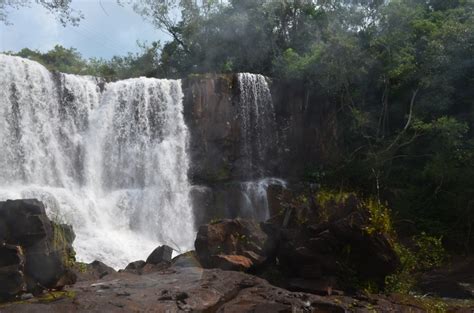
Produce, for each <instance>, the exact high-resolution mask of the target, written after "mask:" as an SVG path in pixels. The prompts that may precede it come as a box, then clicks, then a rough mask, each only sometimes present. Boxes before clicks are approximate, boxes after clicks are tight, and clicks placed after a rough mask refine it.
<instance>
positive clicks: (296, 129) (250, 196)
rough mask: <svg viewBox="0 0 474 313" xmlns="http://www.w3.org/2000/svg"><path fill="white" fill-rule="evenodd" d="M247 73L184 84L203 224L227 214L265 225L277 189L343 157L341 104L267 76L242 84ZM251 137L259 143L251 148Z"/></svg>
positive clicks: (199, 219) (198, 210)
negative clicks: (339, 121)
mask: <svg viewBox="0 0 474 313" xmlns="http://www.w3.org/2000/svg"><path fill="white" fill-rule="evenodd" d="M240 75H243V74H219V75H215V74H214V75H212V74H208V75H193V76H190V77H188V78H187V79H185V80H183V92H184V117H185V121H186V124H187V125H188V127H189V131H190V134H191V138H190V157H191V168H190V172H189V176H190V179H191V182H192V184H193V185H194V187H193V190H192V192H191V195H192V198H193V203H194V208H195V215H196V224H197V225H200V224H203V223H205V222H208V221H210V220H212V219H214V218H222V217H229V218H234V217H237V216H241V217H253V218H256V219H258V220H265V219H266V218H268V217H269V216H268V215H269V214H270V213H271V211H272V210H273V209H272V208H271V202H272V201H271V199H268V195H267V192H268V189H269V188H270V187H276V190H279V189H281V187H282V186H284V183H283V182H284V181H288V182H292V181H298V180H299V179H300V178H301V177H302V176H303V175H305V173H307V172H308V171H309V170H311V169H313V168H314V166H315V165H318V166H321V167H322V166H324V165H325V164H328V162H329V160H332V161H334V160H335V159H337V158H335V157H334V156H335V155H336V156H337V155H338V152H337V151H338V144H339V129H338V124H337V119H336V111H335V108H334V107H331V106H329V105H328V104H327V103H324V102H322V101H318V99H311V98H310V97H309V96H308V93H307V92H305V90H304V88H301V87H300V86H288V85H285V84H283V83H281V82H275V81H271V80H270V79H268V78H265V81H262V77H260V78H259V79H260V81H259V80H258V79H255V81H253V82H252V81H251V82H250V83H249V82H244V83H242V77H241V76H240ZM247 75H251V74H247ZM255 76H256V75H255ZM245 83H247V84H245ZM252 83H253V85H256V86H252ZM265 84H266V85H267V86H263V87H262V85H265ZM266 87H267V88H268V95H266V94H265V90H263V89H265V88H266ZM252 93H254V95H253V96H252V95H251V94H252ZM249 94H250V95H249ZM258 97H260V98H258ZM266 97H269V99H267V98H266ZM247 101H250V102H251V103H250V104H247V103H245V102H247ZM252 101H253V103H252ZM309 102H313V103H318V105H312V106H309V105H308V103H309ZM262 103H263V106H262ZM249 105H250V106H252V109H254V110H255V112H253V111H251V109H248V108H247V107H248V106H249ZM259 106H260V108H259ZM246 108H247V109H246ZM269 108H270V109H271V111H269V110H270V109H269ZM264 114H266V115H267V116H266V117H265V116H263V117H262V115H264ZM249 124H250V125H249ZM262 124H272V125H262ZM247 133H248V134H247ZM257 133H258V134H257ZM259 136H260V137H259ZM246 140H250V141H251V145H252V146H251V147H250V148H249V149H248V150H246V149H245V148H246V145H248V144H247V143H246V142H245V141H246ZM249 151H250V152H249ZM249 154H250V158H251V160H250V161H249ZM249 162H250V163H251V165H248V163H249ZM275 177H277V178H279V179H274V178H275ZM277 194H278V192H277ZM268 206H270V207H268ZM265 212H266V213H265Z"/></svg>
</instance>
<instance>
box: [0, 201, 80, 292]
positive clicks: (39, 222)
mask: <svg viewBox="0 0 474 313" xmlns="http://www.w3.org/2000/svg"><path fill="white" fill-rule="evenodd" d="M0 225H1V226H2V227H0V229H2V231H0V236H1V237H0V242H2V243H4V249H6V248H5V247H6V246H5V245H8V246H16V247H19V249H20V250H21V251H22V253H23V258H24V260H25V262H23V263H21V262H20V263H17V265H16V266H18V269H19V270H20V271H21V272H22V273H23V274H24V278H23V282H24V283H25V284H26V291H28V292H32V293H36V292H39V291H41V290H43V289H62V288H63V287H64V286H65V285H68V284H73V283H74V282H75V281H76V277H75V274H74V273H73V272H72V271H71V269H70V267H71V265H72V264H73V263H74V250H73V248H72V241H73V240H74V232H73V231H72V228H71V227H70V226H67V225H58V224H55V223H53V222H51V221H50V220H49V219H48V217H47V215H46V211H45V208H44V205H43V204H42V203H41V202H39V201H38V200H14V201H11V200H8V201H6V202H0ZM1 255H2V256H3V255H4V254H1ZM2 269H3V270H4V269H5V266H3V267H2ZM16 279H17V278H16Z"/></svg>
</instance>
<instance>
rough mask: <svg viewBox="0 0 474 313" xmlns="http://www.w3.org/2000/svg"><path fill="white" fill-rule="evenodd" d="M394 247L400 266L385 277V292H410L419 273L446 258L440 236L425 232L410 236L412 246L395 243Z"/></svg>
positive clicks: (437, 265) (433, 266)
mask: <svg viewBox="0 0 474 313" xmlns="http://www.w3.org/2000/svg"><path fill="white" fill-rule="evenodd" d="M394 247H395V251H396V252H397V254H398V256H399V258H400V261H401V264H402V266H401V268H400V270H399V271H398V272H397V273H395V274H393V275H390V276H387V277H386V279H385V284H386V291H387V292H397V293H405V294H407V293H409V292H412V291H413V289H414V286H415V284H416V282H417V276H418V274H419V273H422V272H424V271H428V270H431V269H433V268H436V267H439V266H441V265H442V264H443V262H444V261H445V260H446V258H447V255H446V251H445V249H444V248H443V245H442V243H441V238H436V237H432V236H429V235H427V234H426V233H421V234H420V235H416V236H414V237H413V238H412V248H407V247H406V246H404V245H402V244H400V243H395V245H394Z"/></svg>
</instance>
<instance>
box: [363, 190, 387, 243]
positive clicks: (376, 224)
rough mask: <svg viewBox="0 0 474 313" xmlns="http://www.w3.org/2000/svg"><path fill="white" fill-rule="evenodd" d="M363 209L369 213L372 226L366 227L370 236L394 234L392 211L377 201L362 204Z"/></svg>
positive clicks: (372, 200) (369, 200) (371, 200)
mask: <svg viewBox="0 0 474 313" xmlns="http://www.w3.org/2000/svg"><path fill="white" fill-rule="evenodd" d="M362 207H363V208H365V209H366V210H368V211H369V214H370V217H369V221H370V224H369V225H368V226H367V227H366V231H367V233H368V234H369V235H372V234H376V233H379V234H392V235H393V234H394V229H393V226H392V219H391V216H390V211H389V209H388V208H387V206H385V205H383V204H382V203H380V201H378V200H375V199H368V200H365V201H363V202H362Z"/></svg>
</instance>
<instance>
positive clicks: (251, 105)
mask: <svg viewBox="0 0 474 313" xmlns="http://www.w3.org/2000/svg"><path fill="white" fill-rule="evenodd" d="M238 84H239V91H240V98H239V117H240V123H241V142H242V143H241V154H242V157H243V164H242V167H243V171H244V173H245V177H248V178H261V177H264V176H265V174H266V164H267V162H268V161H269V160H270V159H271V158H272V157H274V156H275V152H276V149H277V145H278V136H277V127H276V120H275V110H274V107H273V101H272V95H271V93H270V88H269V86H268V83H267V79H266V78H265V76H263V75H260V74H250V73H240V74H238Z"/></svg>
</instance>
